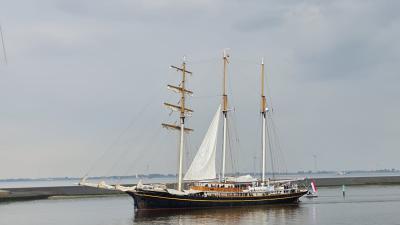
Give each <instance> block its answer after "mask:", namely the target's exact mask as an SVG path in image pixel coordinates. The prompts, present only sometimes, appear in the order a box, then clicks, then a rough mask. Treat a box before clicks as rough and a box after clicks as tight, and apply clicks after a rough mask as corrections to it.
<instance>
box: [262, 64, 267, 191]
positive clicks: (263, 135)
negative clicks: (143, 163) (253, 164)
mask: <svg viewBox="0 0 400 225" xmlns="http://www.w3.org/2000/svg"><path fill="white" fill-rule="evenodd" d="M266 114H267V100H266V98H265V95H264V58H263V59H262V60H261V116H262V172H261V174H262V175H261V181H262V185H264V183H265V156H266V151H265V125H266Z"/></svg>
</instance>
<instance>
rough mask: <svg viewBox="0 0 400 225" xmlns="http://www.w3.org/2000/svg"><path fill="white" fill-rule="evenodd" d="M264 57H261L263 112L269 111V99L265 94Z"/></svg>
mask: <svg viewBox="0 0 400 225" xmlns="http://www.w3.org/2000/svg"><path fill="white" fill-rule="evenodd" d="M264 76H265V75H264V58H261V113H262V114H265V113H266V112H267V99H266V98H265V95H264V83H265V82H264Z"/></svg>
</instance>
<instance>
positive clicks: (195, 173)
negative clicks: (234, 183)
mask: <svg viewBox="0 0 400 225" xmlns="http://www.w3.org/2000/svg"><path fill="white" fill-rule="evenodd" d="M220 114H221V105H220V106H219V107H218V110H217V112H216V113H215V115H214V118H213V120H212V121H211V124H210V127H209V128H208V131H207V133H206V135H205V137H204V139H203V142H202V143H201V145H200V148H199V150H198V151H197V154H196V156H195V157H194V159H193V162H192V164H191V165H190V167H189V169H188V171H187V172H186V174H185V177H184V180H209V179H215V178H217V176H216V169H215V152H216V148H217V134H218V124H219V117H220Z"/></svg>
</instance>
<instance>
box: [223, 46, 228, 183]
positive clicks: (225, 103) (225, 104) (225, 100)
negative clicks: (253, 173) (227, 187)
mask: <svg viewBox="0 0 400 225" xmlns="http://www.w3.org/2000/svg"><path fill="white" fill-rule="evenodd" d="M228 58H229V55H228V54H227V52H226V49H225V50H224V55H223V60H224V76H223V81H222V91H223V93H222V115H223V117H224V124H223V142H222V173H221V177H222V179H223V180H225V160H226V159H225V158H226V135H227V133H226V131H227V129H226V128H227V127H226V126H227V119H228V95H227V94H226V77H227V73H226V72H227V65H228V63H229V61H228Z"/></svg>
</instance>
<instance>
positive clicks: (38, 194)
mask: <svg viewBox="0 0 400 225" xmlns="http://www.w3.org/2000/svg"><path fill="white" fill-rule="evenodd" d="M312 179H313V180H315V182H316V184H317V186H318V187H329V186H341V185H346V186H352V185H389V184H397V185H400V176H376V177H333V178H312ZM308 182H309V179H307V180H304V181H299V183H303V184H306V185H307V184H308ZM168 186H170V187H172V186H173V184H169V185H168ZM0 189H1V190H0V202H5V201H25V200H37V199H48V198H52V197H90V196H107V195H120V194H125V193H124V192H121V191H116V190H105V189H99V188H95V187H85V186H77V185H76V186H57V187H24V188H1V187H0Z"/></svg>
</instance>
